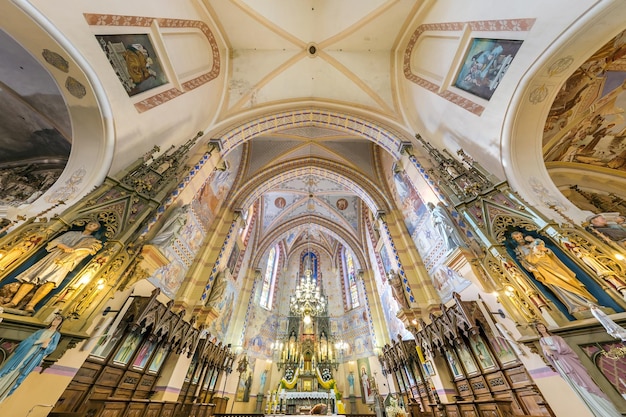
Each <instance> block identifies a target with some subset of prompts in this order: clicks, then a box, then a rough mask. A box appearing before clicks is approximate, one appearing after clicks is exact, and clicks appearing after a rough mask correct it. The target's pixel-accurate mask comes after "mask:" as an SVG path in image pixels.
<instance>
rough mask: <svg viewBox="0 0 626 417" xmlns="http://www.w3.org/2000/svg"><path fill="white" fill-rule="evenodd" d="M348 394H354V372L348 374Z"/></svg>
mask: <svg viewBox="0 0 626 417" xmlns="http://www.w3.org/2000/svg"><path fill="white" fill-rule="evenodd" d="M348 395H350V397H352V396H354V372H352V371H350V373H349V374H348Z"/></svg>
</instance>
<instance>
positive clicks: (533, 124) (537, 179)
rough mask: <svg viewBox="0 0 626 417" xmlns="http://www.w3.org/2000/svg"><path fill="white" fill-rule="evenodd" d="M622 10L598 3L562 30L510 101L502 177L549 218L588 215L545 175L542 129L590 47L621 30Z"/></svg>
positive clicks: (625, 15) (625, 14)
mask: <svg viewBox="0 0 626 417" xmlns="http://www.w3.org/2000/svg"><path fill="white" fill-rule="evenodd" d="M621 6H622V5H621V3H619V4H618V3H615V2H608V3H604V2H600V3H598V4H597V5H595V6H594V7H593V8H592V9H590V10H589V11H588V12H587V13H585V15H584V17H582V18H580V19H579V20H577V21H576V22H574V24H572V25H571V26H570V27H569V28H568V30H567V31H564V32H563V33H562V34H561V36H560V37H559V38H557V39H556V40H555V41H554V42H553V43H552V45H551V47H550V49H548V50H546V52H545V53H544V54H543V55H541V56H539V57H538V59H537V60H536V61H535V63H534V65H533V66H531V67H530V68H529V69H528V71H527V73H526V75H525V76H524V77H523V78H522V79H521V81H520V83H519V86H518V88H517V89H516V91H515V93H514V95H513V97H512V99H511V104H510V108H511V110H510V111H508V112H506V116H505V119H504V125H503V130H502V138H501V150H502V165H503V166H505V167H506V170H505V173H506V179H507V181H508V183H509V185H510V186H511V188H513V189H514V190H515V191H516V192H518V193H519V194H520V196H521V197H522V198H523V199H524V200H526V201H527V202H528V203H529V204H530V205H532V206H535V207H537V208H538V209H539V210H541V211H542V212H543V213H544V214H545V215H546V216H548V217H552V218H554V217H555V216H560V215H561V214H560V213H563V212H564V213H565V215H566V216H568V217H569V218H571V219H573V220H575V221H580V222H582V221H584V219H585V217H586V215H587V214H586V213H585V212H583V211H582V210H580V209H578V208H577V207H576V206H574V205H573V204H572V203H571V202H570V201H569V200H568V199H567V198H566V197H565V196H564V195H563V194H562V193H561V191H560V190H559V189H558V187H557V186H556V185H555V184H554V181H553V180H552V178H551V177H550V175H549V173H548V170H547V168H546V164H545V161H544V156H543V151H542V146H543V144H542V140H543V135H544V131H543V129H544V127H545V121H546V119H547V116H548V113H549V111H550V108H551V107H552V103H553V102H554V99H555V97H556V95H557V93H558V92H559V90H560V88H561V86H562V85H563V84H564V83H565V82H566V80H567V79H568V78H569V77H570V76H571V74H572V73H573V72H574V71H575V70H576V69H577V68H578V67H580V65H581V64H582V63H584V62H585V60H587V59H588V57H589V55H590V54H591V53H593V52H595V50H596V49H594V48H593V47H590V45H595V46H598V47H599V46H601V45H603V44H605V43H606V42H607V41H609V40H610V39H611V38H613V37H614V36H615V35H616V34H618V33H619V32H620V31H622V30H624V19H626V9H624V8H623V7H621ZM590 48H591V49H590ZM552 209H556V210H552ZM563 220H567V221H569V219H566V218H563Z"/></svg>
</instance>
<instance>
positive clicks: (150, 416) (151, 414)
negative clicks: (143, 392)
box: [143, 403, 163, 417]
mask: <svg viewBox="0 0 626 417" xmlns="http://www.w3.org/2000/svg"><path fill="white" fill-rule="evenodd" d="M162 406H163V404H159V403H156V404H154V403H153V404H148V406H147V407H146V414H145V415H144V416H143V417H159V416H160V415H161V407H162Z"/></svg>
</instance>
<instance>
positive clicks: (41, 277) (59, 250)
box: [3, 221, 102, 313]
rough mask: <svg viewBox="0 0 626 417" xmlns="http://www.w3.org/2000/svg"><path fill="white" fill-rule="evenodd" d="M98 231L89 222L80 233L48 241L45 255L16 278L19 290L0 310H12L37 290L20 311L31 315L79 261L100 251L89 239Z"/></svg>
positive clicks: (93, 238) (95, 223) (92, 238)
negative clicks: (3, 308)
mask: <svg viewBox="0 0 626 417" xmlns="http://www.w3.org/2000/svg"><path fill="white" fill-rule="evenodd" d="M98 229H100V223H98V222H96V221H91V222H89V223H87V225H86V226H85V229H84V230H83V231H82V232H81V231H69V232H65V233H64V234H62V235H61V236H59V237H57V238H56V239H53V240H51V241H50V242H49V243H48V245H47V246H46V250H47V251H48V254H47V255H46V256H45V257H43V258H42V259H40V260H39V261H38V262H37V263H35V264H34V265H33V266H31V267H30V268H28V269H26V270H25V271H24V272H22V273H21V274H19V275H18V276H17V277H16V280H17V281H19V282H20V286H19V288H18V290H17V292H16V293H15V295H14V296H13V298H12V299H11V301H10V302H8V303H6V304H4V305H3V307H8V308H16V307H17V306H18V305H19V304H20V301H22V299H23V298H24V297H25V296H26V295H28V293H30V292H31V290H33V288H35V287H37V289H36V290H35V293H34V295H33V296H32V298H31V299H30V301H28V303H27V304H26V306H25V307H24V311H27V312H31V313H32V312H34V311H35V307H36V306H37V304H38V303H39V302H40V301H41V300H42V299H43V298H44V297H45V296H46V295H48V294H49V293H50V292H51V291H52V290H53V289H55V288H56V287H58V286H59V285H60V284H61V282H62V281H63V280H64V279H65V277H66V276H67V275H68V274H69V273H70V272H71V271H73V270H74V268H75V267H76V266H77V265H78V264H79V263H80V262H81V261H82V260H83V259H85V258H86V257H87V256H89V255H93V254H95V253H96V252H97V251H98V250H100V249H101V248H102V242H101V241H100V240H98V239H97V238H96V237H94V236H93V233H95V232H96V231H97V230H98Z"/></svg>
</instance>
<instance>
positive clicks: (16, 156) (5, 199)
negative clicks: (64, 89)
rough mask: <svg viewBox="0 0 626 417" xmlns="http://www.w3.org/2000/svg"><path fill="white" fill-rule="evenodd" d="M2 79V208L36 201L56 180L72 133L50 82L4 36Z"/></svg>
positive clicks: (0, 35)
mask: <svg viewBox="0 0 626 417" xmlns="http://www.w3.org/2000/svg"><path fill="white" fill-rule="evenodd" d="M44 52H45V51H44ZM48 52H49V51H48ZM0 74H2V78H1V79H0V149H2V152H0V205H9V206H18V205H20V204H23V203H30V202H32V201H34V200H35V199H37V197H39V196H40V195H42V194H43V193H44V192H45V191H47V190H48V189H49V188H50V187H51V186H52V185H53V184H54V183H55V182H56V180H57V179H58V178H59V176H60V175H61V173H62V172H63V169H64V168H65V165H66V164H67V160H68V158H69V155H70V150H71V148H72V129H71V123H70V118H69V113H68V110H67V107H66V105H65V101H64V99H63V97H62V96H61V93H60V91H59V88H58V86H57V84H56V82H55V81H54V79H53V78H52V76H51V75H50V74H49V73H48V71H47V70H46V69H45V68H44V67H42V66H41V64H40V63H39V62H38V61H37V60H35V59H34V58H33V57H32V56H31V55H30V54H29V53H28V52H27V51H26V50H25V49H24V48H23V47H22V46H20V45H19V44H18V43H17V42H15V41H14V40H13V39H12V38H11V37H10V36H9V35H7V34H6V33H5V32H4V31H2V30H0Z"/></svg>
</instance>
